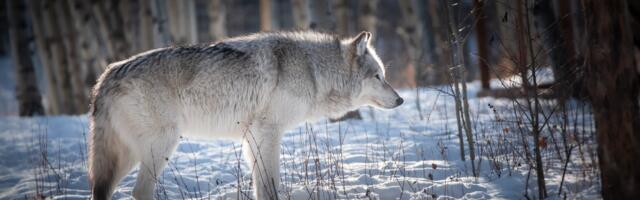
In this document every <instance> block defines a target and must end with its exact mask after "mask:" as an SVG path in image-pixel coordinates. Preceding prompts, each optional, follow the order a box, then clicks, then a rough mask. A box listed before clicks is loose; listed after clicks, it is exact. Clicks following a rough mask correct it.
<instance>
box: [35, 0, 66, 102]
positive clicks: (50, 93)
mask: <svg viewBox="0 0 640 200" xmlns="http://www.w3.org/2000/svg"><path fill="white" fill-rule="evenodd" d="M40 4H41V1H39V0H28V5H29V13H30V14H31V23H32V26H31V27H32V28H33V35H34V38H35V44H36V52H37V54H38V58H39V59H40V62H41V63H43V67H42V69H43V72H44V73H43V74H44V75H45V80H46V82H47V83H46V84H45V85H46V86H47V93H46V94H47V96H46V99H47V113H49V114H60V113H62V112H63V109H65V108H64V106H65V105H64V104H63V101H62V93H61V91H60V89H61V88H60V87H59V83H58V82H60V81H58V79H57V77H56V76H55V73H54V71H55V65H54V63H53V58H52V55H51V54H50V52H49V47H50V45H51V43H49V42H47V41H46V35H47V34H46V32H45V31H46V29H47V28H46V27H45V24H44V23H45V22H44V18H43V13H42V9H41V7H40Z"/></svg>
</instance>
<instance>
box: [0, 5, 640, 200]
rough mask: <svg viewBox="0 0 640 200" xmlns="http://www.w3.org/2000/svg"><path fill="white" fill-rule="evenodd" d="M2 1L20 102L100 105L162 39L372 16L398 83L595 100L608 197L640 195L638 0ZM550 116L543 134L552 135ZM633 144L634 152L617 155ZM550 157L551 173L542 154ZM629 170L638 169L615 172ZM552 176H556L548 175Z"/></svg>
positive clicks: (351, 29)
mask: <svg viewBox="0 0 640 200" xmlns="http://www.w3.org/2000/svg"><path fill="white" fill-rule="evenodd" d="M0 2H1V3H0V30H2V31H0V54H1V56H3V57H4V56H7V57H9V56H10V57H11V59H10V60H11V61H12V63H13V69H14V71H15V76H14V77H15V80H16V81H15V85H16V87H15V98H16V99H17V100H18V103H17V106H18V109H15V110H17V111H14V112H13V113H15V114H19V115H22V116H31V115H40V114H47V115H59V114H83V113H86V112H87V110H88V104H89V95H90V90H91V87H92V86H93V85H94V84H95V81H96V79H97V78H98V77H99V76H100V74H101V73H102V71H103V70H104V69H105V68H106V66H107V65H108V63H111V62H115V61H119V60H122V59H126V58H127V57H130V56H132V55H135V54H137V53H141V52H144V51H147V50H149V49H153V48H159V47H166V46H172V45H190V44H196V43H212V42H215V41H217V40H221V39H224V38H227V37H233V36H238V35H243V34H248V33H254V32H258V31H279V30H294V29H295V30H316V31H323V32H330V33H334V34H337V35H339V36H340V37H349V36H353V35H355V34H356V33H358V32H360V31H364V30H366V31H369V32H372V33H373V35H374V40H373V45H374V46H375V47H376V48H377V50H378V53H379V55H380V56H381V57H382V60H383V61H384V62H385V64H386V65H387V66H385V67H386V68H387V71H388V74H387V77H388V80H390V82H391V84H392V85H394V86H395V87H412V88H418V89H416V95H417V96H418V97H419V95H420V92H419V88H424V87H436V85H442V84H451V83H459V84H462V85H463V86H464V84H463V83H465V82H467V81H473V80H480V81H481V88H482V90H481V91H480V92H479V93H478V94H477V95H478V96H493V97H506V98H526V99H528V100H531V101H527V102H528V105H529V106H527V108H528V110H529V111H530V112H529V114H530V116H532V117H533V119H534V120H533V122H534V123H533V124H539V123H541V122H540V121H537V119H536V117H534V116H537V115H538V113H537V111H536V110H537V108H538V107H539V105H538V103H537V100H538V99H539V98H551V99H556V100H558V102H559V105H561V106H564V105H565V103H567V101H570V100H571V99H576V100H579V101H587V102H590V103H592V105H593V112H594V116H595V119H596V122H597V123H596V127H597V130H598V131H597V132H598V140H599V142H600V144H601V146H600V149H599V152H600V159H601V161H604V162H601V168H602V169H603V171H602V172H603V173H602V176H603V192H604V193H605V197H614V196H617V195H620V196H619V197H621V198H626V197H631V196H630V195H632V194H633V195H638V191H635V192H634V191H633V190H634V189H633V188H638V185H637V184H638V183H640V173H636V172H634V171H635V170H633V169H632V168H633V167H634V166H636V165H637V164H640V163H638V161H637V158H639V157H640V136H639V135H638V132H640V131H639V130H638V129H639V128H640V118H639V117H638V115H639V111H638V108H639V106H638V89H639V87H638V84H639V83H638V74H639V73H638V71H640V67H638V62H637V61H636V59H637V58H640V56H639V55H640V54H638V52H637V51H636V48H637V47H638V46H639V45H640V42H639V41H640V30H638V27H640V26H638V23H639V22H640V3H638V1H631V0H611V1H597V0H556V1H551V0H399V1H392V0H234V1H232V0H0ZM452 25H455V26H452ZM545 68H549V69H551V71H552V72H553V79H554V81H553V82H551V83H537V82H536V76H537V74H538V72H537V71H538V70H540V69H545ZM510 76H518V77H521V79H522V80H524V81H521V83H520V84H519V85H515V86H512V87H496V86H497V85H495V83H494V84H492V82H491V79H494V80H496V78H497V79H503V78H505V77H510ZM460 81H462V82H460ZM454 85H455V86H456V87H457V86H458V84H454ZM452 88H453V87H452ZM464 91H466V89H464V88H463V91H462V92H464ZM456 94H462V95H457V96H458V97H461V98H462V97H463V96H466V94H464V93H457V92H455V94H454V96H456ZM416 103H417V104H418V108H419V107H420V102H419V101H418V102H416ZM459 103H460V104H461V106H460V108H461V110H462V113H457V114H461V115H462V116H463V118H467V121H466V123H467V124H461V126H460V127H461V129H463V128H464V129H470V128H469V126H470V125H469V124H468V123H471V122H470V121H469V119H468V117H464V115H465V114H468V113H465V112H464V102H462V101H461V102H459ZM7 107H11V106H7ZM561 108H562V107H561ZM3 109H7V108H6V107H5V108H3ZM9 109H10V108H9ZM3 112H5V113H11V112H10V111H3ZM467 112H468V111H467ZM13 113H11V114H13ZM347 118H360V114H359V113H358V112H352V113H350V114H349V116H347ZM534 126H535V125H534ZM536 130H538V129H537V128H534V131H533V137H534V138H533V140H534V141H538V140H539V139H540V138H537V136H536ZM460 131H462V130H460ZM460 137H461V138H462V132H460ZM461 141H462V140H461ZM469 143H473V141H469ZM462 146H463V145H462ZM470 147H471V146H470ZM535 147H537V146H535ZM463 152H464V151H463ZM620 154H625V155H627V156H625V157H623V158H625V159H619V158H621V157H616V159H613V157H614V156H617V155H620ZM463 156H464V155H463ZM537 162H539V163H541V162H542V161H537ZM537 168H538V169H539V170H540V171H539V172H538V173H539V174H542V173H543V172H542V170H541V169H542V167H541V166H538V167H537ZM621 171H623V172H625V173H624V175H625V176H624V177H620V176H615V173H616V172H621ZM605 176H606V177H607V178H605ZM542 178H543V176H542ZM538 184H539V186H540V187H542V188H543V186H544V180H542V182H538ZM612 187H614V188H618V187H620V188H627V189H628V188H631V189H629V190H624V191H617V190H616V189H611V188H612ZM540 196H545V195H544V194H543V193H541V194H540Z"/></svg>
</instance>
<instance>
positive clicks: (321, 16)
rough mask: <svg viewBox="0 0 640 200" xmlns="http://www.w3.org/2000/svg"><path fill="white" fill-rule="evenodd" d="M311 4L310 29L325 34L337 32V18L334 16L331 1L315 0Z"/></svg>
mask: <svg viewBox="0 0 640 200" xmlns="http://www.w3.org/2000/svg"><path fill="white" fill-rule="evenodd" d="M310 3H311V4H310V6H311V23H310V24H309V28H310V29H312V30H318V31H324V32H335V31H336V20H335V16H333V10H332V6H331V0H314V1H311V2H310Z"/></svg>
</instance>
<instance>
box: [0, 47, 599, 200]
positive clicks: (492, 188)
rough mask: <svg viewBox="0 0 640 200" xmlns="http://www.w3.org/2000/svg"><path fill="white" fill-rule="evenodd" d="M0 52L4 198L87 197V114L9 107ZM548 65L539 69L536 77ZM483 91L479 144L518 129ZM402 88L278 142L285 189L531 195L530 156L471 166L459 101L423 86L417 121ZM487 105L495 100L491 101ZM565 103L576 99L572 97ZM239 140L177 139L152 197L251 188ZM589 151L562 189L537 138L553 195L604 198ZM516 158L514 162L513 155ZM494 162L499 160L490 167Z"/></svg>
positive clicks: (125, 187)
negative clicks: (382, 101)
mask: <svg viewBox="0 0 640 200" xmlns="http://www.w3.org/2000/svg"><path fill="white" fill-rule="evenodd" d="M0 62H2V63H0V80H1V81H0V199H22V198H33V197H35V196H36V195H37V194H38V195H42V197H47V198H52V199H87V198H88V197H89V196H90V191H89V186H88V181H87V173H86V169H87V162H86V155H87V144H86V138H87V135H88V127H87V116H86V115H81V116H48V117H34V118H20V117H15V116H10V115H15V113H16V111H17V108H16V105H17V104H16V103H15V98H14V89H13V88H14V83H13V79H12V76H10V75H9V74H10V73H11V72H12V69H10V68H9V67H7V66H10V65H9V64H8V63H7V62H8V59H0ZM543 72H544V71H543ZM545 73H548V70H547V72H545ZM550 76H551V75H543V76H541V77H542V78H543V79H542V81H545V80H544V78H545V77H547V78H548V77H550ZM505 80H508V83H506V84H517V83H518V82H519V80H518V79H517V78H513V79H505ZM505 86H507V85H505V83H501V82H499V81H493V82H492V87H505ZM478 91H479V83H478V82H473V83H471V84H469V94H470V95H471V98H470V100H469V101H470V102H469V103H470V106H471V110H472V112H471V113H472V115H473V116H472V120H473V122H474V124H475V126H476V127H474V129H475V130H476V140H477V142H478V143H479V144H486V143H485V141H484V140H490V139H491V138H497V137H501V134H502V129H503V128H504V127H511V128H512V129H514V128H517V127H512V126H510V125H504V122H500V121H499V120H498V119H509V118H510V117H513V116H512V111H511V110H513V106H514V105H513V102H512V101H511V100H501V99H493V98H476V97H475V94H476V93H477V92H478ZM400 94H401V96H403V98H405V104H404V105H402V106H400V107H398V108H397V109H394V110H377V109H370V108H362V109H360V111H361V112H362V114H363V117H364V119H363V120H361V121H347V122H340V123H329V122H328V121H327V120H322V121H319V122H313V123H306V124H301V125H300V126H299V127H298V128H296V129H293V130H290V131H288V132H287V134H286V135H285V137H284V141H283V144H282V152H281V182H282V184H281V188H280V191H279V193H280V196H281V197H282V198H283V199H524V198H525V197H524V193H525V191H526V192H527V193H528V195H529V197H534V196H535V195H536V194H537V188H536V184H535V172H532V173H531V174H530V177H529V178H527V177H528V173H529V170H530V167H529V165H528V164H527V163H519V162H513V161H512V162H511V163H509V162H505V159H491V158H489V157H488V155H491V154H488V153H486V152H488V151H489V150H487V149H477V150H476V151H477V154H479V155H480V157H479V158H478V159H481V160H482V161H481V162H480V164H479V166H478V167H479V176H478V177H477V178H476V177H473V176H472V174H471V164H470V161H469V157H468V155H469V153H468V152H466V155H467V160H466V161H461V159H460V144H459V143H458V138H457V128H456V127H457V125H456V119H455V112H454V104H453V100H452V98H451V97H449V96H448V95H447V94H445V93H442V92H440V91H439V90H437V89H422V90H421V96H420V99H421V102H420V103H421V108H422V115H423V116H424V119H422V120H421V119H420V117H419V116H420V114H419V113H418V112H417V109H416V107H417V106H416V98H415V90H411V89H403V90H400ZM550 103H551V104H552V102H550ZM488 104H491V105H492V106H495V109H496V110H497V112H494V111H492V109H490V108H489V107H488V106H487V105H488ZM571 108H572V109H576V110H577V109H579V107H578V106H576V104H575V103H574V104H572V107H571ZM580 117H583V118H584V116H575V119H576V120H578V121H580V120H582V118H580ZM587 121H588V119H587ZM550 123H551V124H553V123H554V121H551V122H550ZM588 124H589V123H588V122H587V125H586V126H582V127H577V128H576V129H575V130H573V131H582V132H588V130H582V129H588V127H589V125H588ZM585 141H589V139H588V138H587V139H585ZM465 142H466V141H465ZM591 142H592V143H593V141H591ZM489 146H491V144H488V145H487V144H486V145H485V146H484V147H489ZM496 147H498V146H496ZM585 148H586V147H585ZM591 148H595V147H593V146H592V147H591ZM240 150H241V143H239V142H234V141H225V140H210V141H201V140H191V139H189V138H184V139H183V140H182V141H181V143H180V145H179V147H178V149H177V151H176V152H175V153H174V154H173V156H172V157H171V158H170V162H169V165H168V166H167V168H166V169H165V170H164V172H163V173H162V175H161V176H160V177H159V180H158V181H159V184H158V186H157V188H156V198H159V199H237V198H238V197H240V198H242V199H249V198H251V182H250V179H251V178H250V177H251V176H250V171H249V170H248V166H247V165H246V164H245V163H244V162H243V160H242V158H241V155H242V153H241V152H240ZM467 151H468V149H467ZM481 151H484V152H485V153H484V154H483V153H482V152H481ZM580 152H587V150H584V149H582V150H580ZM512 154H514V152H509V151H506V152H502V153H498V154H497V156H502V157H504V158H508V157H509V156H510V155H512ZM585 154H587V153H580V154H578V150H574V151H573V154H572V159H571V162H570V164H569V167H568V172H567V174H566V178H565V180H564V185H563V191H564V192H563V194H562V195H558V194H557V191H558V187H559V185H560V180H561V176H562V170H561V169H562V166H563V163H561V162H560V161H559V160H558V159H554V158H553V155H555V153H554V151H553V150H552V149H551V148H548V149H543V156H544V157H545V164H547V167H546V170H545V173H546V174H545V175H546V179H547V190H548V191H549V192H548V193H549V195H550V198H552V199H561V198H565V197H566V198H570V199H574V198H579V199H599V198H601V197H600V195H599V192H600V186H599V177H598V175H597V173H594V172H592V170H589V169H588V167H584V166H588V165H589V163H590V160H589V158H585V156H583V155H585ZM573 155H575V156H573ZM494 160H496V162H493V161H494ZM513 163H518V166H508V165H510V164H513ZM592 163H593V162H591V165H593V164H592ZM497 165H499V166H502V167H500V169H498V170H494V169H496V168H497V167H496V166H497ZM137 173H138V171H137V169H136V170H135V171H132V172H131V173H130V174H129V175H128V176H126V177H125V178H124V179H123V180H122V181H121V182H120V184H119V185H118V187H117V189H116V191H115V194H114V198H115V199H129V198H131V191H132V189H133V186H134V184H135V177H136V175H137ZM527 180H528V183H527ZM525 188H528V190H525Z"/></svg>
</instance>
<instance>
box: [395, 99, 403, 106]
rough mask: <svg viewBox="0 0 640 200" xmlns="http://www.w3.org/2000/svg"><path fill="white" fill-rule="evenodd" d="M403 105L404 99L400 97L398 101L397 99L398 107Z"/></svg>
mask: <svg viewBox="0 0 640 200" xmlns="http://www.w3.org/2000/svg"><path fill="white" fill-rule="evenodd" d="M402 103H404V99H402V97H398V99H396V106H399V105H402Z"/></svg>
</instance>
